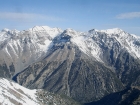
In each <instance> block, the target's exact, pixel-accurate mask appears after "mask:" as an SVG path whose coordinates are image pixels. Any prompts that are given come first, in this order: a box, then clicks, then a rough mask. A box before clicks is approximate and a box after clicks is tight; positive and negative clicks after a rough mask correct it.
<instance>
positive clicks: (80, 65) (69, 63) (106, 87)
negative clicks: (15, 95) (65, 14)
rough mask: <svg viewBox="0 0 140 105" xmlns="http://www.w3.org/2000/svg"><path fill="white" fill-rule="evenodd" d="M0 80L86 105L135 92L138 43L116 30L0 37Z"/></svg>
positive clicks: (36, 31) (37, 31) (139, 76)
mask: <svg viewBox="0 0 140 105" xmlns="http://www.w3.org/2000/svg"><path fill="white" fill-rule="evenodd" d="M0 37H1V39H2V38H3V40H0V47H1V48H0V56H1V57H0V76H1V77H8V78H12V79H13V80H14V81H16V82H17V83H19V84H20V85H22V86H24V87H27V88H30V89H40V88H41V89H45V90H47V91H50V92H53V93H57V94H61V95H67V96H69V97H72V98H73V99H74V100H76V101H78V102H80V103H89V102H93V101H97V100H100V99H102V98H103V97H105V96H107V95H109V94H113V93H116V92H119V91H123V90H124V89H126V88H127V87H131V86H140V53H139V52H140V37H139V36H136V35H133V34H129V33H127V32H125V31H123V30H121V29H119V28H114V29H108V30H96V29H92V30H89V31H88V32H78V31H75V30H73V29H66V30H61V29H59V28H50V27H48V26H36V27H33V28H31V29H29V30H26V31H17V30H13V31H11V30H8V29H4V30H2V31H1V32H0Z"/></svg>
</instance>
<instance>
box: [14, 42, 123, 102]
mask: <svg viewBox="0 0 140 105" xmlns="http://www.w3.org/2000/svg"><path fill="white" fill-rule="evenodd" d="M15 80H16V82H18V83H19V84H20V85H23V86H25V87H28V88H32V89H34V88H43V89H45V90H47V91H51V92H54V93H58V94H64V95H67V96H70V97H72V98H73V99H75V100H76V101H79V102H82V103H85V102H90V101H93V100H99V99H100V98H101V97H103V96H105V95H107V94H110V93H112V92H117V91H120V90H122V89H123V84H122V83H121V81H120V80H119V79H118V78H117V76H116V75H115V73H114V72H113V71H112V70H111V69H110V68H108V67H106V66H105V65H103V64H102V63H100V62H95V61H94V60H93V59H91V58H90V57H89V56H87V55H85V54H84V53H83V52H81V51H80V50H79V49H78V48H77V47H76V46H74V45H73V44H70V43H69V42H68V43H66V44H62V43H61V44H60V45H57V46H53V48H52V51H51V52H50V53H49V54H48V56H46V58H45V59H44V60H42V61H41V62H37V63H34V64H33V65H31V66H29V67H28V68H26V69H25V70H24V71H22V72H21V73H19V74H18V75H17V76H16V77H15Z"/></svg>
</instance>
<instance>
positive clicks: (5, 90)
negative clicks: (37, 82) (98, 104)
mask: <svg viewBox="0 0 140 105" xmlns="http://www.w3.org/2000/svg"><path fill="white" fill-rule="evenodd" d="M0 91H1V92H0V105H80V104H79V103H77V102H75V101H74V100H72V99H70V98H68V97H66V96H65V97H64V96H60V95H56V94H54V93H50V92H47V91H44V90H41V89H40V90H36V89H34V90H29V89H27V88H25V87H22V86H20V85H19V84H17V83H15V82H13V81H11V80H8V79H4V78H0Z"/></svg>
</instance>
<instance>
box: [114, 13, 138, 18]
mask: <svg viewBox="0 0 140 105" xmlns="http://www.w3.org/2000/svg"><path fill="white" fill-rule="evenodd" d="M116 18H117V19H133V18H140V12H129V13H124V14H119V15H118V16H117V17H116Z"/></svg>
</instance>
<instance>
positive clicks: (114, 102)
mask: <svg viewBox="0 0 140 105" xmlns="http://www.w3.org/2000/svg"><path fill="white" fill-rule="evenodd" d="M139 104H140V88H139V87H129V88H126V89H124V90H123V91H120V92H116V93H112V94H109V95H107V96H105V97H104V98H102V99H101V100H99V101H96V102H90V103H86V104H84V105H139Z"/></svg>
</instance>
